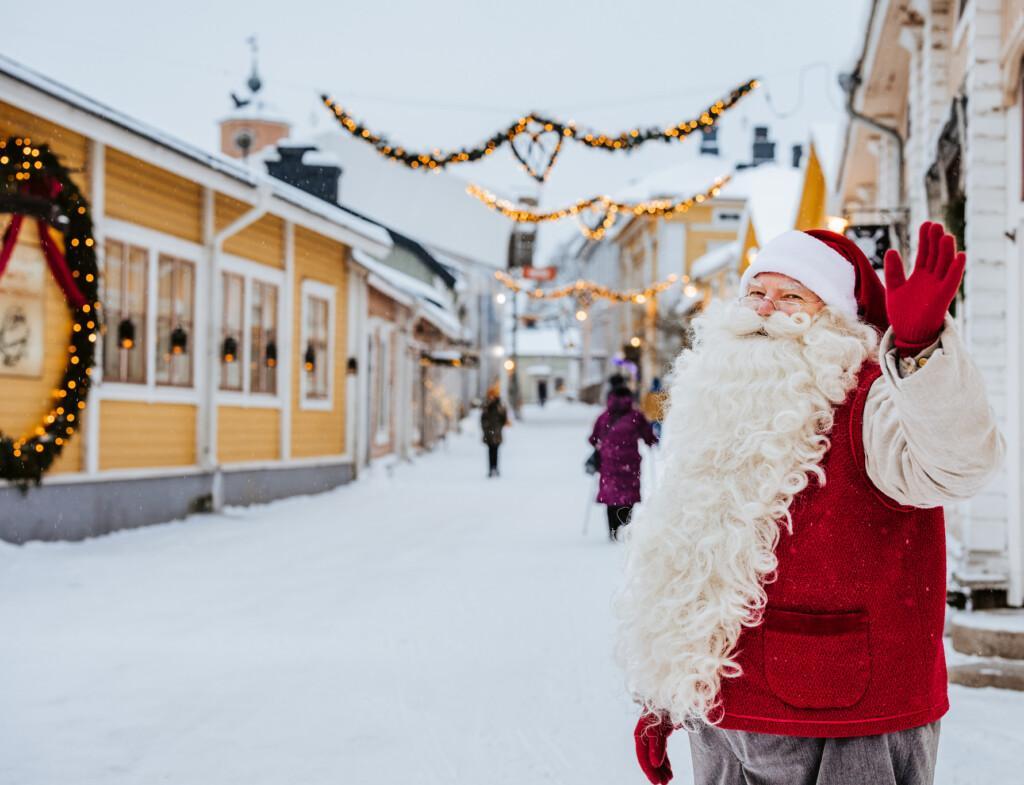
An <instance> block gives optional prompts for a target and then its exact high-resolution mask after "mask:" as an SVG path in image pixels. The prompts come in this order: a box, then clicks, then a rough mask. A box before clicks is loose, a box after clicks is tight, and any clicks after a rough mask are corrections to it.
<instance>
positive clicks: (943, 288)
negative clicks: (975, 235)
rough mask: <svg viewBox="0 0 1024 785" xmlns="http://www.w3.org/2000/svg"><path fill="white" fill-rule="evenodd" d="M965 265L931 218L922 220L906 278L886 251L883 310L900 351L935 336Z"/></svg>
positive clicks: (895, 253) (964, 259) (918, 347)
mask: <svg viewBox="0 0 1024 785" xmlns="http://www.w3.org/2000/svg"><path fill="white" fill-rule="evenodd" d="M966 263H967V257H966V255H965V254H964V253H963V252H960V253H957V252H956V239H955V238H954V237H953V235H951V234H946V232H945V230H944V229H943V227H942V224H938V223H932V222H931V221H925V222H924V223H923V224H921V231H920V234H919V236H918V242H917V261H916V262H915V263H914V270H913V272H911V274H910V278H906V277H905V276H904V273H903V260H902V259H901V258H900V254H899V251H896V250H889V251H886V252H885V310H886V312H887V313H888V314H889V324H891V325H892V332H893V342H894V343H895V344H896V347H897V348H898V349H899V351H900V354H901V355H903V356H907V355H911V354H916V353H917V352H919V351H921V350H922V349H924V348H926V347H928V346H929V345H930V344H932V343H934V342H935V340H936V339H937V338H938V337H939V334H940V333H941V332H942V325H943V322H944V321H945V319H946V312H947V311H949V304H950V303H951V302H953V298H954V297H955V296H956V292H957V290H958V289H959V288H960V281H961V279H962V278H963V277H964V266H965V265H966Z"/></svg>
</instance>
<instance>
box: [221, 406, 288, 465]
mask: <svg viewBox="0 0 1024 785" xmlns="http://www.w3.org/2000/svg"><path fill="white" fill-rule="evenodd" d="M217 457H218V460H219V461H220V463H240V462H245V461H276V460H278V459H279V458H280V457H281V412H280V411H279V410H278V409H255V408H248V407H241V406H221V407H220V408H219V409H218V411H217Z"/></svg>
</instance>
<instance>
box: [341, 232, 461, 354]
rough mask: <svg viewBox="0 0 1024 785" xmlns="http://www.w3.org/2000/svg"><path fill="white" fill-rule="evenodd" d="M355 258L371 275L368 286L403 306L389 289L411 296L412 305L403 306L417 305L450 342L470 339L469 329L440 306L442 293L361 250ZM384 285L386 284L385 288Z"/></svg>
mask: <svg viewBox="0 0 1024 785" xmlns="http://www.w3.org/2000/svg"><path fill="white" fill-rule="evenodd" d="M352 258H353V259H355V261H356V263H357V264H359V265H360V266H362V267H364V268H365V269H366V270H367V271H368V272H369V273H370V276H369V278H368V280H367V282H368V283H369V284H370V285H371V286H374V288H377V289H378V290H380V291H382V292H383V293H384V294H386V295H387V296H389V297H391V298H392V299H395V300H396V301H398V302H401V300H399V299H398V298H396V297H395V296H394V295H393V293H392V292H389V291H387V290H388V289H389V288H392V287H393V288H394V289H397V290H398V291H399V292H401V293H404V294H405V295H408V296H409V297H410V298H411V301H410V300H407V301H406V302H405V303H403V304H406V305H415V307H416V308H417V312H418V314H419V315H420V316H421V317H423V318H424V319H426V320H427V321H429V322H430V323H431V324H433V325H434V326H435V327H437V329H439V330H440V331H441V332H443V333H445V334H446V335H447V336H448V337H449V338H452V339H453V340H456V341H461V340H463V339H465V338H466V328H464V327H463V326H462V323H461V322H459V319H458V317H457V316H456V315H455V314H454V313H452V312H451V311H449V310H448V309H447V308H444V307H442V306H441V305H440V304H439V302H438V292H437V290H436V289H434V288H433V287H432V286H430V285H429V284H426V283H424V282H423V281H421V280H419V279H417V278H413V277H412V276H411V275H406V274H405V273H403V272H402V271H401V270H396V269H395V268H394V267H389V266H388V265H386V264H384V263H383V262H382V261H380V260H378V259H374V258H373V257H372V256H370V255H369V254H367V253H364V252H363V251H360V250H359V249H355V250H353V251H352ZM380 284H383V286H381V285H380Z"/></svg>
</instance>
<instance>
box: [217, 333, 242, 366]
mask: <svg viewBox="0 0 1024 785" xmlns="http://www.w3.org/2000/svg"><path fill="white" fill-rule="evenodd" d="M220 359H221V360H223V361H224V362H226V363H233V362H234V361H235V360H236V359H238V341H237V340H235V338H234V337H232V336H230V335H229V336H228V337H227V338H225V339H224V343H223V345H222V346H221V348H220Z"/></svg>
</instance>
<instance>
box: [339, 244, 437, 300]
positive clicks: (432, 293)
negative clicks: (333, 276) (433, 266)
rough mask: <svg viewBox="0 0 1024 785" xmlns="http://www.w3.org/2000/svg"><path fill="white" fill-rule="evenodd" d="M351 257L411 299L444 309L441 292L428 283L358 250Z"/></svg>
mask: <svg viewBox="0 0 1024 785" xmlns="http://www.w3.org/2000/svg"><path fill="white" fill-rule="evenodd" d="M352 257H353V258H354V259H355V260H356V261H357V262H358V263H359V264H361V265H362V266H363V267H365V268H366V269H367V270H369V271H370V272H372V273H374V274H376V275H379V276H380V277H381V278H383V279H384V280H385V281H387V282H388V283H390V284H391V285H392V286H395V287H397V288H398V289H401V290H402V291H403V292H406V293H408V294H411V295H412V296H413V297H416V298H419V299H423V300H429V301H430V302H432V303H434V304H435V305H437V306H438V307H442V308H443V307H444V297H443V296H442V294H441V292H439V291H438V290H437V289H435V288H434V287H433V286H431V285H430V284H428V283H425V282H424V281H421V280H420V279H419V278H414V277H413V276H411V275H409V274H408V273H403V272H402V271H401V270H396V269H395V268H394V267H391V266H390V265H387V264H384V262H382V261H380V260H379V259H374V258H373V257H372V256H370V254H368V253H366V252H365V251H361V250H359V249H355V250H353V251H352Z"/></svg>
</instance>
